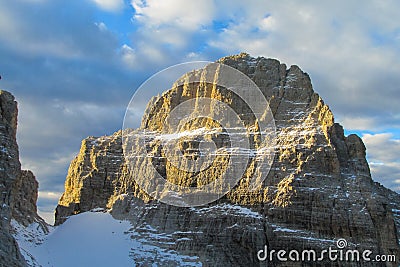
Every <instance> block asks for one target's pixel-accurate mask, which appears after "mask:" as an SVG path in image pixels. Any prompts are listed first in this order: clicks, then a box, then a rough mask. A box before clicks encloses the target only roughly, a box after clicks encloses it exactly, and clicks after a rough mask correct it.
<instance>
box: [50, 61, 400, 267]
mask: <svg viewBox="0 0 400 267" xmlns="http://www.w3.org/2000/svg"><path fill="white" fill-rule="evenodd" d="M219 62H221V63H223V64H226V65H228V66H231V67H233V68H236V69H238V70H240V71H241V72H243V73H245V74H246V75H247V76H248V77H250V78H251V79H252V80H253V81H254V82H255V83H256V84H257V85H258V86H259V88H260V89H261V91H262V93H263V94H264V96H265V97H266V98H267V99H268V101H269V105H270V107H271V109H272V113H273V115H274V118H275V124H276V129H277V131H276V133H277V140H276V146H275V148H274V149H275V156H274V157H275V158H274V162H273V165H272V168H271V171H270V172H269V174H268V176H267V178H266V179H265V180H264V181H263V183H262V185H260V186H258V187H257V188H256V189H255V190H249V181H248V179H246V177H248V176H249V175H250V174H252V172H254V169H255V164H256V162H255V160H254V159H250V161H249V163H248V165H247V169H246V172H245V173H244V175H243V178H242V179H241V180H240V181H239V183H238V184H237V185H236V186H235V187H234V188H233V189H232V190H231V191H230V192H229V193H228V194H227V195H225V196H224V197H223V198H222V199H220V200H218V201H216V202H214V203H212V204H210V205H207V206H204V207H197V208H181V207H174V206H168V205H165V204H162V203H160V202H158V201H153V200H152V198H151V197H150V196H148V195H147V194H146V193H144V192H143V191H142V190H141V189H140V187H139V186H138V185H137V183H136V182H135V180H134V179H133V178H132V177H136V178H137V177H139V179H140V177H144V176H145V175H144V174H146V175H148V173H149V169H148V168H147V165H146V162H145V161H143V162H141V161H138V162H136V164H135V166H137V168H136V169H134V170H132V169H130V168H129V167H128V164H127V162H125V160H124V157H123V154H122V132H121V131H120V132H117V133H115V134H114V135H112V136H104V137H100V138H94V137H89V138H87V139H85V140H84V141H83V142H82V147H81V150H80V153H79V155H78V156H77V157H76V158H75V159H74V160H73V162H72V163H71V166H70V169H69V172H68V176H67V180H66V183H65V192H64V194H63V196H62V197H61V199H60V201H59V205H58V207H57V210H56V224H60V223H62V222H63V221H64V220H65V219H66V218H67V217H68V216H70V215H73V214H76V213H80V212H84V211H88V210H90V209H93V208H97V207H101V208H110V209H112V211H113V215H114V216H116V217H118V218H128V219H130V220H131V221H132V223H133V225H134V226H133V228H132V231H131V235H132V237H133V238H140V239H143V240H146V242H147V243H148V244H149V246H157V247H158V249H159V250H162V251H176V252H177V253H181V254H182V253H183V254H185V255H187V258H186V261H187V262H186V264H192V265H196V264H197V263H201V264H202V265H204V266H232V265H235V266H249V265H250V266H263V264H265V263H263V262H260V261H259V260H258V259H257V251H259V250H260V249H262V248H264V245H267V246H268V247H269V248H271V249H275V250H279V249H286V250H287V251H289V250H293V249H295V250H301V249H304V248H307V249H315V250H317V251H318V250H319V251H321V250H322V249H327V248H328V247H330V246H334V245H335V242H336V240H337V239H339V238H344V239H346V240H347V242H348V248H357V249H360V250H362V249H369V250H372V251H373V253H374V255H376V254H387V255H388V254H391V255H392V254H393V255H396V256H397V257H396V258H397V259H400V247H399V239H398V238H399V236H400V235H399V225H400V220H399V214H398V213H399V211H398V207H399V205H400V199H399V195H398V194H396V193H394V192H391V191H390V190H387V189H385V188H383V187H382V186H380V185H378V184H376V183H374V182H373V180H372V179H371V175H370V171H369V167H368V163H367V161H366V158H365V155H366V151H365V146H364V144H363V142H362V140H361V139H360V138H359V137H358V136H356V135H350V136H347V137H346V136H344V133H343V128H342V127H341V126H340V125H339V124H337V123H335V122H334V117H333V114H332V112H331V111H330V110H329V107H328V106H327V105H325V104H324V102H323V100H322V99H321V98H320V96H319V95H318V94H317V93H315V92H314V90H313V88H312V85H311V81H310V78H309V76H308V75H307V74H306V73H304V72H303V71H301V70H300V68H299V67H297V66H291V67H290V68H287V67H286V65H284V64H281V63H280V62H279V61H277V60H273V59H266V58H252V57H250V56H249V55H247V54H240V55H237V56H232V57H226V58H223V59H221V60H219ZM200 74H201V71H200ZM191 75H197V74H195V73H189V74H187V76H186V77H183V78H182V79H188V80H190V77H191ZM199 96H206V97H209V98H215V99H218V100H220V101H224V102H225V103H227V104H229V105H231V107H233V108H234V109H235V110H236V111H237V112H238V113H242V114H246V107H245V106H244V105H243V104H242V103H241V102H240V99H237V96H235V95H234V94H230V93H229V92H227V91H226V90H225V89H224V88H217V87H215V86H212V85H201V84H198V85H195V86H186V87H185V85H184V86H181V87H180V86H175V87H173V88H172V89H171V90H170V91H168V92H167V93H165V94H163V95H162V96H161V97H160V98H158V99H156V100H154V101H153V102H151V103H150V104H149V107H148V109H147V112H146V114H145V116H144V118H143V122H142V127H141V128H142V130H143V129H147V130H151V131H158V130H161V129H160V128H161V127H162V126H161V125H162V124H161V123H160V122H161V121H163V120H164V119H165V116H166V115H167V114H168V113H169V112H171V110H172V109H173V107H174V106H176V105H178V104H179V103H181V102H183V101H185V100H187V99H195V98H196V97H199ZM254 125H255V124H254V120H253V119H252V118H248V119H247V125H246V126H247V127H248V129H249V128H251V127H254ZM202 127H203V128H204V127H206V128H207V127H208V128H207V129H209V130H210V129H212V128H213V127H215V125H213V124H212V123H210V122H209V121H207V120H197V121H195V122H192V123H191V124H190V125H187V126H186V127H183V128H181V131H182V132H183V131H189V132H190V131H192V132H193V131H195V130H196V129H198V128H202ZM140 130H141V129H139V130H137V131H140ZM203 135H204V133H203V132H201V133H199V134H198V136H196V134H192V135H191V140H189V141H187V140H186V141H187V142H188V143H189V146H190V145H192V146H193V144H195V143H196V140H197V139H196V138H197V137H199V138H200V137H201V136H203ZM213 140H214V141H217V143H218V142H219V141H221V138H220V136H217V138H214V139H213ZM221 142H222V141H221ZM152 144H153V146H152V147H151V150H152V151H155V152H154V153H155V154H154V157H153V165H154V166H157V168H158V169H157V171H158V172H159V173H162V174H163V177H164V178H165V179H166V180H168V181H170V182H171V183H174V184H178V185H184V186H189V185H193V184H197V185H198V184H199V183H200V184H201V183H202V182H204V180H206V181H209V180H208V179H212V178H213V177H215V176H217V175H218V174H219V172H220V171H221V170H223V169H224V168H225V167H226V166H225V165H224V164H225V163H224V162H226V161H224V159H223V158H221V159H219V163H218V164H216V165H214V166H211V167H210V168H208V169H207V171H206V172H205V174H204V173H203V174H201V173H199V174H196V175H193V174H190V173H187V172H182V171H180V170H177V169H176V168H175V167H174V166H172V165H171V164H169V163H168V160H167V157H166V155H164V154H163V152H162V149H160V144H159V143H157V142H154V143H152ZM252 145H253V147H256V146H257V145H258V144H257V140H256V138H254V140H253V141H252ZM135 149H137V150H140V149H145V148H143V147H137V148H135ZM153 256H154V255H153ZM153 256H151V257H150V256H148V255H147V256H146V253H141V251H132V257H133V258H134V259H135V261H136V262H137V263H142V264H149V263H150V262H153V261H156V262H160V263H163V264H166V265H175V264H177V263H176V262H175V260H174V257H173V256H171V257H170V258H168V257H163V258H157V257H156V258H154V257H153ZM269 264H271V265H272V266H274V265H277V266H280V265H281V263H280V262H279V261H277V260H276V258H275V259H273V260H272V261H269ZM324 264H325V265H326V266H329V265H331V266H338V265H339V266H340V265H346V266H347V265H354V266H368V264H370V266H377V265H376V263H374V264H372V263H360V262H358V263H357V262H352V263H345V264H342V263H340V262H339V263H338V262H325V263H324ZM292 265H293V266H301V264H299V263H298V262H297V263H296V262H292ZM281 266H290V264H288V263H284V264H283V265H281Z"/></svg>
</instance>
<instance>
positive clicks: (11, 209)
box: [0, 90, 47, 266]
mask: <svg viewBox="0 0 400 267" xmlns="http://www.w3.org/2000/svg"><path fill="white" fill-rule="evenodd" d="M17 117H18V108H17V102H16V101H15V100H14V96H13V95H12V94H10V93H9V92H6V91H2V90H0V192H1V197H0V266H26V262H25V259H24V257H23V256H22V255H21V253H20V251H19V247H18V244H17V242H16V241H15V239H14V238H13V236H12V232H13V229H12V227H11V225H10V222H11V219H14V220H15V221H16V222H17V223H19V224H21V225H23V226H28V225H29V224H31V223H33V222H40V224H41V225H42V227H44V228H46V227H47V226H46V223H45V222H44V221H43V219H42V218H40V217H39V216H38V215H37V207H36V200H37V194H38V182H37V181H36V179H35V176H34V175H33V174H32V172H30V171H21V163H20V162H19V152H18V145H17V141H16V133H17Z"/></svg>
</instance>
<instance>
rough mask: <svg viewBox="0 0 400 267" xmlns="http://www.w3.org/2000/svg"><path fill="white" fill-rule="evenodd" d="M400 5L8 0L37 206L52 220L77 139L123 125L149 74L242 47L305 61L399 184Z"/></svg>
mask: <svg viewBox="0 0 400 267" xmlns="http://www.w3.org/2000/svg"><path fill="white" fill-rule="evenodd" d="M366 3H368V4H366ZM399 17H400V2H399V1H395V0H394V1H368V2H362V1H349V0H345V1H261V0H258V1H256V0H250V1H243V0H242V1H237V0H201V1H195V0H132V1H125V0H70V1H62V0H13V1H10V0H0V75H1V76H2V79H1V80H0V88H1V89H4V90H8V91H10V92H12V93H13V94H14V95H15V96H16V98H17V100H18V102H19V109H20V115H19V133H18V142H19V146H20V150H21V151H20V152H21V161H22V164H23V167H24V168H26V169H31V170H33V171H34V173H35V174H36V176H37V178H38V180H39V182H40V193H39V196H40V197H39V203H38V204H39V210H40V212H41V214H42V215H43V216H44V217H46V219H48V220H51V219H50V218H51V217H52V213H53V211H54V208H55V205H56V203H57V200H58V198H59V196H60V194H61V192H62V191H63V189H64V180H65V176H66V173H67V168H68V165H69V163H70V161H71V160H72V159H73V157H74V156H75V155H76V154H77V152H78V150H79V147H80V142H81V140H82V139H83V138H85V137H86V136H89V135H94V136H101V135H105V134H111V133H113V132H114V131H117V130H118V129H120V128H121V127H122V120H123V115H124V112H125V108H126V106H127V105H128V102H129V99H130V98H131V96H132V94H133V93H134V91H135V89H136V88H137V87H138V86H139V85H140V84H141V83H142V82H144V81H145V80H146V79H147V78H149V77H150V76H151V75H152V74H154V73H156V72H158V71H160V70H162V69H163V68H165V67H168V66H170V65H174V64H177V63H182V62H187V61H193V60H210V61H214V60H216V59H218V58H220V57H222V56H226V55H230V54H236V53H239V52H242V51H245V52H248V53H250V54H251V55H253V56H266V57H271V58H277V59H279V60H280V61H281V62H284V63H286V64H287V65H292V64H296V65H299V66H300V67H301V68H302V69H303V70H304V71H306V72H308V73H309V74H310V76H311V78H312V81H313V85H314V89H315V90H316V91H317V92H318V93H319V94H320V95H321V96H322V97H323V98H324V100H325V102H326V103H328V104H329V106H330V107H331V109H332V110H333V112H334V114H335V116H336V121H337V122H340V123H341V124H342V125H344V127H345V129H346V132H347V133H357V134H359V135H360V136H361V137H362V138H363V140H364V142H365V144H366V146H367V153H368V159H369V162H370V166H371V170H372V174H373V177H374V179H375V180H376V181H379V182H381V183H383V184H384V185H386V186H387V187H389V188H391V189H393V190H396V191H398V192H400V158H399V152H400V104H399V96H400V61H399V59H400V20H399Z"/></svg>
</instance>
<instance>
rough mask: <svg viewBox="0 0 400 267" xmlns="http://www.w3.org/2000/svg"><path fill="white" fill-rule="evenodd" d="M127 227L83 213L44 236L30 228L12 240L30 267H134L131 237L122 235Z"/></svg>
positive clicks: (106, 217) (104, 216) (104, 215)
mask: <svg viewBox="0 0 400 267" xmlns="http://www.w3.org/2000/svg"><path fill="white" fill-rule="evenodd" d="M16 226H17V225H16V224H14V228H15V227H16ZM130 226H131V225H130V223H129V222H127V221H118V220H115V219H113V217H112V216H111V215H110V214H109V213H104V212H86V213H82V214H79V215H77V216H73V217H71V218H70V219H69V220H67V221H66V222H65V223H64V224H63V225H60V226H58V227H56V228H54V229H52V231H51V232H50V233H49V234H48V235H47V236H46V235H45V234H44V233H43V231H41V230H40V228H38V227H36V226H35V225H34V224H32V225H30V226H29V227H28V228H26V229H23V228H20V229H19V231H17V233H16V235H15V237H16V239H17V242H18V244H19V246H20V247H21V250H22V251H23V254H24V257H25V258H26V260H27V261H28V264H30V265H31V266H43V267H44V266H57V267H58V266H60V267H62V266H133V265H134V263H133V261H132V259H130V258H129V252H130V249H131V242H130V240H129V239H130V237H129V236H128V235H125V234H124V232H125V231H127V230H129V228H130ZM32 236H35V237H36V238H35V239H32V238H31V237H32Z"/></svg>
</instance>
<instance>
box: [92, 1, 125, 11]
mask: <svg viewBox="0 0 400 267" xmlns="http://www.w3.org/2000/svg"><path fill="white" fill-rule="evenodd" d="M91 1H93V2H94V3H95V4H96V5H97V6H98V7H99V8H101V9H103V10H105V11H109V12H118V11H121V10H122V9H123V8H124V0H91Z"/></svg>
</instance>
